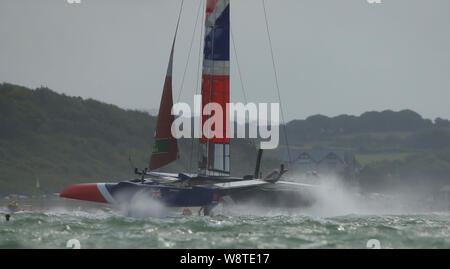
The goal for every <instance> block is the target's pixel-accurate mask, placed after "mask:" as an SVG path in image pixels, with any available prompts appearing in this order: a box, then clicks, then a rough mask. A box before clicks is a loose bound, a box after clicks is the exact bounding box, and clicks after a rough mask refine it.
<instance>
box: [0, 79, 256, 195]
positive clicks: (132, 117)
mask: <svg viewBox="0 0 450 269" xmlns="http://www.w3.org/2000/svg"><path fill="white" fill-rule="evenodd" d="M155 124H156V118H155V117H152V116H150V115H148V114H147V113H145V112H140V111H131V110H123V109H120V108H118V107H117V106H114V105H108V104H104V103H101V102H98V101H95V100H91V99H89V100H84V99H82V98H79V97H69V96H66V95H61V94H57V93H55V92H53V91H51V90H50V89H47V88H39V89H36V90H30V89H27V88H25V87H20V86H16V85H12V84H6V83H5V84H0V193H1V194H9V193H21V194H22V193H24V194H39V193H49V192H59V191H61V190H62V188H64V187H65V186H67V185H69V184H73V183H78V182H103V181H120V180H124V179H130V178H133V177H134V174H133V170H132V165H131V164H130V160H129V157H130V156H131V157H132V158H131V159H132V162H133V164H134V165H135V166H137V167H139V168H144V167H147V166H148V160H149V157H150V152H151V147H152V143H153V139H152V136H153V134H154V128H155ZM233 144H234V145H235V146H233ZM179 147H180V160H178V161H176V162H174V163H173V164H171V165H169V166H167V167H165V170H166V171H186V172H189V171H190V169H189V164H191V167H192V168H194V167H196V166H197V163H196V162H195V161H191V162H190V160H191V158H190V157H191V148H192V147H191V141H190V140H181V141H180V142H179ZM196 154H197V153H196V152H194V153H193V156H194V157H193V158H192V159H193V160H196V159H197V158H196V156H197V155H196ZM232 154H233V157H234V158H233V160H232V163H231V168H232V171H233V172H234V174H236V175H240V176H242V175H243V174H247V173H249V172H250V173H251V171H253V169H254V168H253V167H254V159H255V156H256V149H255V148H254V147H253V144H252V143H250V142H249V141H237V140H234V141H232ZM163 171H164V170H163ZM194 171H195V170H194ZM38 178H39V183H40V189H37V188H36V181H37V179H38Z"/></svg>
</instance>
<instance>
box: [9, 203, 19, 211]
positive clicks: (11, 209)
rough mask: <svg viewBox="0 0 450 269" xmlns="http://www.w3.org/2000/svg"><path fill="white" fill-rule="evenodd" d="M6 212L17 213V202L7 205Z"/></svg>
mask: <svg viewBox="0 0 450 269" xmlns="http://www.w3.org/2000/svg"><path fill="white" fill-rule="evenodd" d="M8 210H9V211H10V212H17V211H19V202H16V201H13V202H11V203H9V204H8Z"/></svg>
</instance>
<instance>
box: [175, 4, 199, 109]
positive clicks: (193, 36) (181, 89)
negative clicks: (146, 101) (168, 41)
mask: <svg viewBox="0 0 450 269" xmlns="http://www.w3.org/2000/svg"><path fill="white" fill-rule="evenodd" d="M183 1H184V0H183ZM202 2H203V1H200V3H199V5H198V9H197V18H196V19H195V25H194V32H193V33H192V38H191V44H190V47H189V53H188V57H187V60H186V65H185V67H184V73H183V78H182V80H181V86H180V91H179V93H178V98H177V103H178V102H179V101H180V97H181V93H182V92H183V88H184V80H185V78H186V71H187V69H188V65H189V59H190V58H191V52H192V45H193V44H194V39H195V32H196V31H197V24H198V17H199V14H200V9H201V6H202Z"/></svg>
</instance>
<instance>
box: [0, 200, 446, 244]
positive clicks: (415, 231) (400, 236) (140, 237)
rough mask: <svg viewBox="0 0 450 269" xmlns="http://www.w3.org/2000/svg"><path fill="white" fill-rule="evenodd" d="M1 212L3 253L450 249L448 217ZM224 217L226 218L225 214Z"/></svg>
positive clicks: (111, 211) (0, 235) (62, 210)
mask: <svg viewBox="0 0 450 269" xmlns="http://www.w3.org/2000/svg"><path fill="white" fill-rule="evenodd" d="M5 213H6V209H5V208H3V209H0V214H1V219H0V248H66V244H67V241H68V240H70V239H77V240H79V242H80V244H81V248H189V249H191V248H366V247H367V246H366V245H367V242H368V240H369V239H376V240H378V241H379V242H380V245H381V248H450V228H449V224H450V213H449V212H441V213H439V212H435V213H426V214H425V213H422V214H411V213H408V214H386V215H384V214H377V215H364V214H358V215H356V214H350V215H342V216H334V217H319V216H311V215H307V214H302V213H301V212H296V213H295V214H294V213H292V212H291V213H286V212H284V213H283V212H270V211H269V212H266V213H265V214H259V215H252V214H248V212H245V213H243V214H238V213H231V214H227V215H223V214H222V215H217V216H214V217H203V216H194V215H193V216H182V215H174V216H170V217H164V218H160V217H147V218H131V217H126V216H124V215H123V214H121V212H120V211H116V210H108V209H106V210H105V209H95V210H79V209H76V210H71V209H61V208H60V209H49V210H43V211H23V212H16V213H14V214H13V215H12V218H11V220H10V221H9V222H6V220H5V218H4V216H3V215H4V214H5ZM219 213H220V212H219Z"/></svg>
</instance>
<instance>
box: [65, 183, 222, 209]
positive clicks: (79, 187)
mask: <svg viewBox="0 0 450 269" xmlns="http://www.w3.org/2000/svg"><path fill="white" fill-rule="evenodd" d="M60 196H61V197H64V198H71V199H78V200H84V201H92V202H100V203H111V204H127V203H130V202H131V201H133V200H135V199H152V200H154V201H157V202H159V203H161V204H163V205H164V206H168V207H205V206H212V205H216V204H218V202H219V195H218V193H217V190H215V189H213V188H208V187H200V186H193V187H180V186H167V185H147V184H145V183H136V182H128V181H127V182H120V183H86V184H76V185H71V186H69V187H67V188H65V189H64V190H63V191H62V192H61V194H60Z"/></svg>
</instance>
